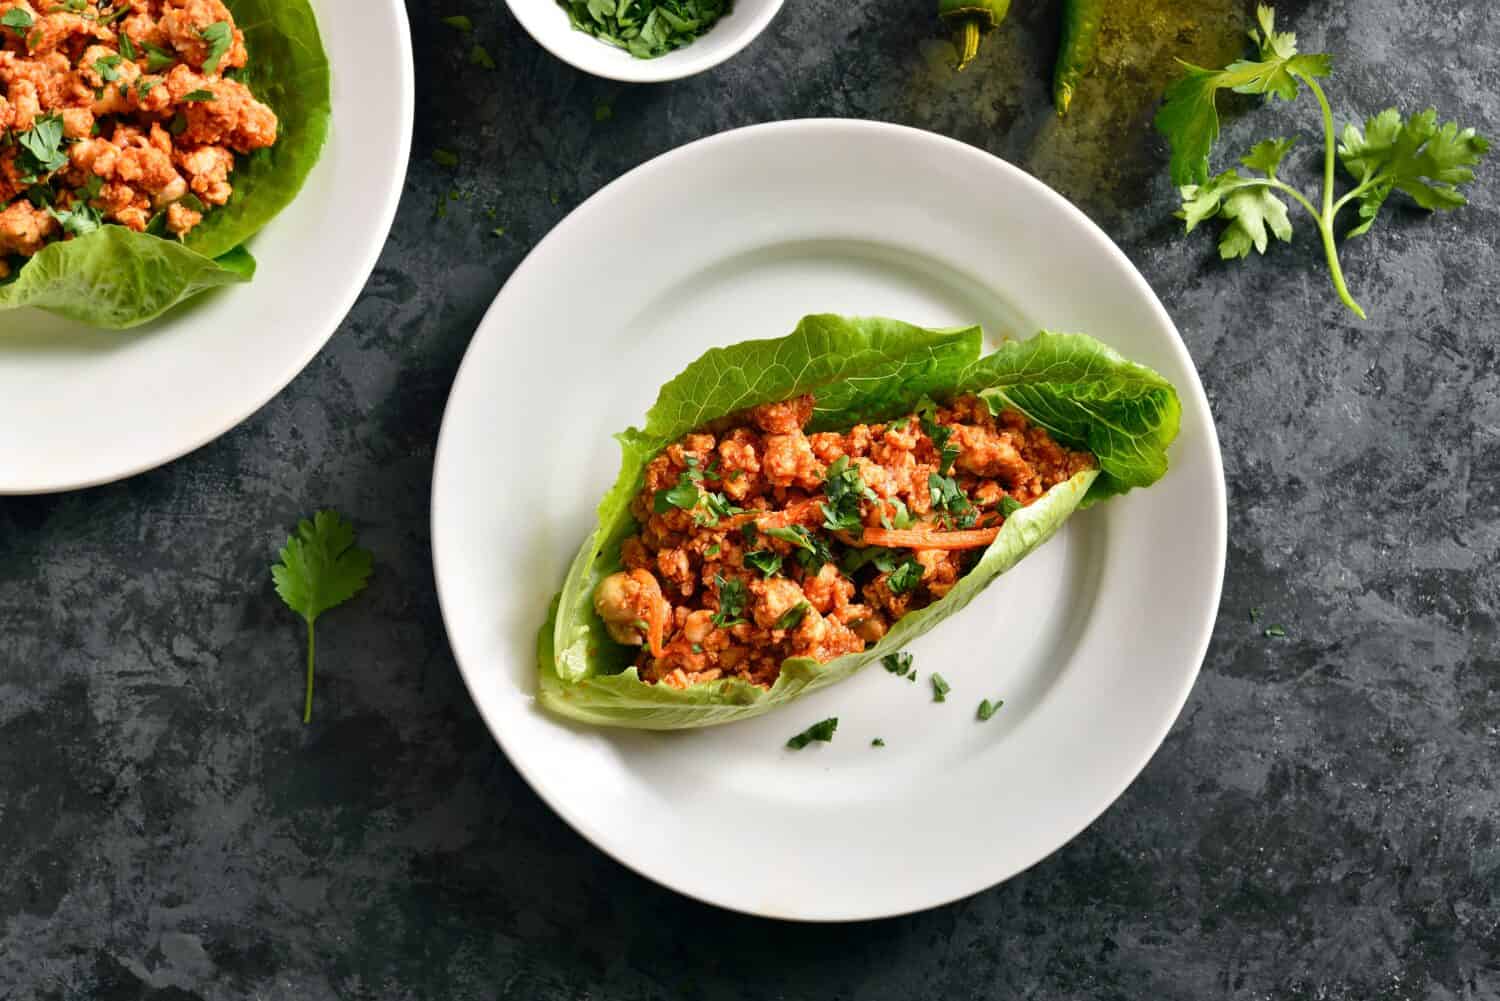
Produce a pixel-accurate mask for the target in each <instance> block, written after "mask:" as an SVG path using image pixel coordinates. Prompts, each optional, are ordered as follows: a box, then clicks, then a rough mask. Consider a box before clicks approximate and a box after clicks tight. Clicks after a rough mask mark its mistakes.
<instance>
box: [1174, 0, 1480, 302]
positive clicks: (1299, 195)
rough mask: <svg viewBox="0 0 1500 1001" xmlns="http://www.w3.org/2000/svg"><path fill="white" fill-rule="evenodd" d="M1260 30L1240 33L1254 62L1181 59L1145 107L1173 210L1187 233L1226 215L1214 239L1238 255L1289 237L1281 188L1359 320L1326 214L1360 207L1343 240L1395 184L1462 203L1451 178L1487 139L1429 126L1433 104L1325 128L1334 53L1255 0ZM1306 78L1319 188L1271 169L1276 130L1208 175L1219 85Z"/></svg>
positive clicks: (1425, 201) (1430, 203)
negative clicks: (1344, 178) (1341, 178)
mask: <svg viewBox="0 0 1500 1001" xmlns="http://www.w3.org/2000/svg"><path fill="white" fill-rule="evenodd" d="M1256 18H1257V22H1258V25H1259V27H1258V28H1257V29H1253V30H1251V32H1250V37H1251V39H1252V40H1253V41H1254V42H1255V44H1256V47H1257V49H1258V56H1259V58H1258V59H1254V60H1250V59H1242V60H1238V61H1236V62H1233V63H1230V64H1229V65H1228V66H1227V67H1225V68H1224V69H1221V70H1210V69H1205V68H1203V67H1201V66H1194V65H1192V64H1191V63H1184V64H1183V65H1184V66H1185V67H1186V69H1187V74H1186V76H1184V77H1183V78H1182V79H1180V80H1178V81H1177V82H1176V83H1174V84H1172V86H1171V87H1169V88H1168V89H1167V93H1166V101H1165V103H1164V104H1163V105H1162V108H1161V110H1160V111H1159V112H1158V113H1157V116H1156V127H1157V129H1158V130H1160V131H1161V132H1162V133H1163V134H1164V135H1165V136H1166V137H1167V140H1168V141H1169V143H1170V144H1171V147H1172V160H1171V172H1172V181H1173V183H1175V184H1177V185H1179V187H1180V194H1181V196H1182V208H1181V210H1180V211H1179V212H1178V213H1177V215H1178V218H1180V219H1182V220H1183V221H1184V222H1185V224H1186V230H1187V232H1192V231H1193V229H1194V228H1196V227H1197V226H1198V225H1199V224H1201V223H1203V222H1205V221H1207V220H1209V219H1215V218H1217V219H1222V220H1224V221H1226V222H1227V224H1228V225H1226V227H1225V229H1224V232H1223V235H1222V236H1221V237H1220V239H1219V256H1220V257H1222V258H1223V259H1225V260H1232V259H1235V258H1243V257H1247V256H1249V254H1250V251H1251V249H1252V248H1253V249H1254V250H1256V251H1257V252H1259V253H1265V250H1266V247H1267V246H1268V245H1269V243H1270V240H1271V237H1275V238H1276V239H1278V240H1284V241H1290V240H1291V238H1292V221H1291V218H1290V216H1289V215H1288V212H1287V203H1286V201H1285V200H1284V198H1283V196H1285V197H1286V198H1290V199H1292V200H1293V201H1294V202H1296V203H1297V204H1298V205H1300V206H1302V207H1303V208H1304V209H1306V210H1307V213H1308V214H1309V215H1310V216H1312V218H1313V220H1314V222H1315V223H1316V225H1317V228H1318V235H1319V236H1320V237H1321V238H1322V241H1323V250H1324V254H1325V256H1326V257H1327V260H1328V270H1329V272H1330V275H1331V277H1332V280H1333V287H1334V290H1335V291H1336V292H1337V293H1338V297H1339V299H1340V301H1342V302H1343V303H1344V305H1345V306H1347V307H1348V308H1349V310H1350V311H1351V312H1353V313H1354V315H1356V316H1358V317H1359V318H1360V319H1365V318H1366V314H1365V311H1364V309H1363V308H1362V307H1361V306H1360V305H1359V303H1358V302H1356V301H1355V299H1354V297H1353V295H1352V294H1351V293H1350V292H1349V288H1348V284H1347V283H1346V281H1345V279H1344V272H1343V268H1342V267H1341V265H1340V263H1339V252H1338V244H1337V240H1336V237H1335V230H1334V223H1335V220H1336V219H1337V218H1338V215H1339V213H1340V212H1342V211H1343V210H1344V209H1345V208H1347V207H1348V206H1349V205H1351V204H1357V205H1358V207H1359V216H1360V220H1361V221H1360V223H1359V224H1358V225H1356V226H1355V227H1354V228H1353V229H1351V230H1349V231H1348V232H1347V233H1346V234H1344V235H1345V237H1346V238H1348V237H1354V236H1360V235H1362V234H1364V233H1367V232H1369V230H1370V227H1371V226H1373V225H1374V223H1375V218H1376V216H1377V215H1378V214H1379V212H1380V209H1381V206H1383V205H1384V204H1385V202H1386V199H1387V198H1389V197H1390V195H1391V194H1392V193H1393V192H1395V191H1403V192H1405V193H1406V194H1407V195H1408V196H1410V197H1411V199H1412V200H1413V201H1414V202H1416V203H1417V204H1418V205H1420V206H1421V207H1422V208H1424V209H1428V210H1430V211H1445V210H1451V209H1456V208H1458V207H1459V206H1462V205H1466V204H1468V200H1467V199H1466V198H1465V197H1464V196H1463V194H1462V193H1461V192H1459V190H1458V185H1460V184H1467V183H1468V182H1469V181H1472V180H1473V179H1474V171H1473V168H1474V167H1475V166H1476V165H1477V164H1478V163H1479V162H1480V160H1481V159H1483V157H1484V154H1485V153H1487V152H1488V151H1489V140H1487V139H1485V138H1484V137H1483V136H1480V135H1478V134H1476V133H1475V131H1474V130H1473V129H1472V128H1467V129H1460V128H1459V127H1458V124H1457V123H1456V122H1447V123H1444V124H1442V125H1439V123H1438V117H1437V111H1436V110H1435V109H1432V108H1428V109H1427V110H1426V111H1423V112H1420V113H1418V114H1415V115H1412V116H1411V117H1409V118H1406V117H1403V116H1402V115H1401V113H1400V112H1399V111H1397V110H1396V109H1395V108H1389V109H1387V110H1385V111H1383V112H1381V113H1380V114H1378V115H1375V116H1374V117H1372V118H1369V119H1368V120H1366V122H1365V127H1364V129H1363V131H1361V130H1360V129H1359V128H1358V127H1357V126H1355V125H1353V124H1349V125H1346V126H1345V127H1344V130H1343V133H1342V141H1340V136H1339V134H1338V133H1337V132H1336V131H1335V128H1334V119H1333V108H1332V106H1331V105H1330V104H1329V102H1328V96H1327V94H1325V93H1324V92H1323V88H1322V86H1320V85H1319V83H1318V80H1319V79H1321V78H1324V77H1327V76H1328V75H1329V74H1330V73H1331V72H1332V68H1333V59H1332V57H1331V56H1329V55H1327V54H1324V53H1316V54H1311V53H1301V52H1298V50H1297V36H1296V35H1295V34H1293V33H1291V32H1278V31H1277V30H1276V12H1275V10H1274V8H1272V7H1269V6H1266V5H1264V4H1262V5H1261V6H1260V7H1259V8H1258V9H1257V12H1256ZM1303 87H1306V88H1307V89H1308V90H1309V91H1311V92H1312V94H1313V96H1314V97H1315V98H1316V99H1317V102H1318V106H1319V108H1320V109H1321V110H1322V115H1323V132H1324V147H1323V186H1322V190H1321V192H1320V194H1319V196H1318V197H1317V198H1316V200H1315V199H1314V198H1311V197H1308V196H1307V195H1306V194H1304V193H1303V192H1302V191H1301V190H1299V189H1297V188H1296V187H1293V186H1292V185H1291V184H1289V183H1287V181H1285V180H1284V179H1283V178H1282V177H1281V176H1280V173H1279V171H1280V169H1281V166H1282V164H1283V162H1284V161H1285V160H1286V158H1287V155H1288V154H1289V153H1290V152H1291V151H1292V148H1293V146H1294V144H1295V139H1287V138H1276V139H1267V140H1265V141H1263V142H1260V143H1257V144H1256V145H1255V146H1254V147H1253V148H1252V149H1251V150H1250V152H1249V154H1248V155H1246V156H1245V157H1243V158H1242V159H1241V160H1240V164H1241V165H1242V166H1243V167H1245V168H1246V169H1247V170H1248V171H1251V173H1247V174H1241V173H1240V172H1239V171H1238V170H1237V169H1234V168H1230V169H1229V170H1226V171H1224V172H1223V173H1221V174H1218V175H1215V176H1212V177H1210V176H1209V154H1210V153H1211V152H1212V150H1213V146H1214V143H1215V142H1217V141H1218V138H1219V115H1218V111H1217V109H1216V108H1215V106H1214V100H1215V98H1216V97H1217V95H1218V92H1219V91H1221V90H1231V91H1234V92H1236V93H1240V94H1266V95H1270V96H1271V97H1273V98H1278V97H1279V98H1281V99H1282V100H1284V101H1293V100H1296V99H1297V97H1298V96H1299V95H1300V94H1301V92H1302V88H1303ZM1338 163H1342V164H1343V166H1344V169H1345V171H1346V172H1347V173H1348V174H1349V176H1350V177H1351V178H1353V180H1354V187H1352V188H1350V189H1349V190H1347V191H1345V192H1344V193H1343V194H1342V195H1340V196H1338V197H1337V198H1336V197H1335V191H1334V174H1335V166H1336V164H1338Z"/></svg>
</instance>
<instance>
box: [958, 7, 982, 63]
mask: <svg viewBox="0 0 1500 1001" xmlns="http://www.w3.org/2000/svg"><path fill="white" fill-rule="evenodd" d="M953 44H954V46H956V47H957V48H958V68H959V69H960V70H962V69H963V68H964V67H965V66H967V65H969V63H971V62H973V61H974V57H975V56H977V55H979V18H977V17H974V16H972V15H971V16H969V17H965V18H961V19H960V20H959V22H958V31H957V32H955V33H954V36H953Z"/></svg>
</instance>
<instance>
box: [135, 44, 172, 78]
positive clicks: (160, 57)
mask: <svg viewBox="0 0 1500 1001" xmlns="http://www.w3.org/2000/svg"><path fill="white" fill-rule="evenodd" d="M142 45H144V47H145V49H146V72H148V73H156V72H159V71H161V70H164V69H166V68H167V67H168V66H171V65H172V64H174V63H176V62H177V53H175V52H172V51H170V50H168V49H163V48H161V47H160V46H156V45H152V44H151V43H150V42H143V43H142Z"/></svg>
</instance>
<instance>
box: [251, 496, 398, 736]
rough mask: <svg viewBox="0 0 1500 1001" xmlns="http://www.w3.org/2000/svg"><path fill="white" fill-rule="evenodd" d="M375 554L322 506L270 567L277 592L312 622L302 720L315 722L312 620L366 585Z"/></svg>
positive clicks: (338, 517)
mask: <svg viewBox="0 0 1500 1001" xmlns="http://www.w3.org/2000/svg"><path fill="white" fill-rule="evenodd" d="M373 562H374V558H373V557H372V556H371V555H370V552H369V550H367V549H360V548H359V547H357V546H355V544H354V526H353V525H351V524H350V523H349V522H348V521H347V520H345V519H344V518H343V517H342V516H341V515H339V514H338V513H337V512H336V511H319V512H318V513H317V514H315V515H313V518H312V520H311V521H308V520H306V519H303V520H302V521H300V522H298V524H297V534H295V535H293V536H292V537H291V538H289V539H287V540H286V545H285V546H283V547H282V549H281V562H280V563H277V564H276V565H275V566H273V567H271V578H272V580H274V581H275V582H276V593H277V594H279V595H280V596H281V600H282V601H284V602H286V605H287V607H288V608H290V609H291V610H292V611H294V612H296V613H297V614H298V615H300V616H302V618H303V619H304V620H305V621H306V622H307V699H306V701H305V703H304V706H303V710H302V722H304V723H310V722H312V698H313V658H314V651H315V649H316V648H315V643H314V637H313V623H315V622H317V620H318V616H319V615H322V614H323V613H324V612H326V611H328V610H329V609H330V608H333V607H335V606H337V605H342V604H343V603H344V602H346V601H348V600H349V599H350V598H352V597H354V596H355V595H356V594H358V593H359V592H361V591H363V590H364V589H365V585H366V584H368V583H369V580H370V570H371V567H372V564H373Z"/></svg>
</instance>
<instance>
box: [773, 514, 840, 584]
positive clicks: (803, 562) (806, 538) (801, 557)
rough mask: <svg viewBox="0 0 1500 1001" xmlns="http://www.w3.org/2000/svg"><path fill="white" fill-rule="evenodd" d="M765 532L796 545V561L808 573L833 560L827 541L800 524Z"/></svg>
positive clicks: (821, 567)
mask: <svg viewBox="0 0 1500 1001" xmlns="http://www.w3.org/2000/svg"><path fill="white" fill-rule="evenodd" d="M765 532H766V534H767V535H769V536H771V537H772V538H773V539H780V540H781V541H782V542H789V543H791V544H792V545H794V546H796V547H797V563H798V565H800V566H801V567H802V569H803V570H806V571H807V572H808V573H810V574H815V573H817V572H818V571H819V570H821V569H823V564H825V563H831V562H833V550H831V549H829V548H828V543H827V542H824V541H823V540H822V539H820V538H818V537H817V536H816V535H813V534H812V533H811V532H809V531H808V530H807V529H806V528H805V527H803V526H802V525H787V526H786V527H784V528H782V527H777V528H768V529H766V530H765Z"/></svg>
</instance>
